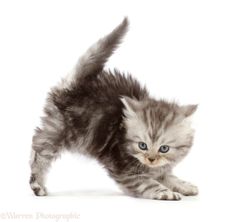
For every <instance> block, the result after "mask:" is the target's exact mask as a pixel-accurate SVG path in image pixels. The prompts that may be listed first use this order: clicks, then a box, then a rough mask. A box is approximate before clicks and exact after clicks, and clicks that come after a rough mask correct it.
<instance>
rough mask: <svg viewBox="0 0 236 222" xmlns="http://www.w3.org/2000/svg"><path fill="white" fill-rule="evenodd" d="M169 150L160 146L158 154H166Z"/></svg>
mask: <svg viewBox="0 0 236 222" xmlns="http://www.w3.org/2000/svg"><path fill="white" fill-rule="evenodd" d="M169 149H170V147H169V146H167V145H162V146H160V148H159V152H160V153H167V152H168V151H169Z"/></svg>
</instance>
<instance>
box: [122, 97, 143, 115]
mask: <svg viewBox="0 0 236 222" xmlns="http://www.w3.org/2000/svg"><path fill="white" fill-rule="evenodd" d="M120 100H121V102H122V103H123V105H124V107H125V109H124V114H125V115H126V116H127V117H131V116H135V115H136V110H137V109H138V107H139V106H140V104H139V102H138V101H137V100H135V99H131V98H130V97H127V96H122V97H121V98H120Z"/></svg>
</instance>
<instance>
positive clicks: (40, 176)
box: [29, 132, 59, 196]
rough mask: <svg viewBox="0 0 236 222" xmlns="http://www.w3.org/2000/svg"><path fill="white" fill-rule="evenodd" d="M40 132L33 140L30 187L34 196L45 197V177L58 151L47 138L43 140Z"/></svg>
mask: <svg viewBox="0 0 236 222" xmlns="http://www.w3.org/2000/svg"><path fill="white" fill-rule="evenodd" d="M41 133H42V132H40V133H36V135H35V136H34V139H33V145H32V151H31V152H32V153H31V161H30V167H31V176H30V181H29V183H30V186H31V189H32V190H33V192H34V194H35V195H36V196H46V195H47V191H46V188H45V177H46V174H47V171H48V169H49V167H50V165H51V163H52V161H53V160H55V159H56V158H57V157H58V156H59V150H57V149H55V147H54V146H53V145H52V141H51V140H49V138H44V137H42V135H41Z"/></svg>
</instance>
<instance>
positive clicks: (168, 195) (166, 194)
mask: <svg viewBox="0 0 236 222" xmlns="http://www.w3.org/2000/svg"><path fill="white" fill-rule="evenodd" d="M153 199H155V200H181V194H180V193H177V192H173V191H171V190H165V191H161V192H157V193H156V195H155V197H154V198H153Z"/></svg>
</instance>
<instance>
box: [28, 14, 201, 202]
mask: <svg viewBox="0 0 236 222" xmlns="http://www.w3.org/2000/svg"><path fill="white" fill-rule="evenodd" d="M127 29H128V20H127V18H125V19H124V20H123V22H122V23H121V24H120V25H119V26H118V27H117V28H116V29H114V30H113V31H112V32H111V33H110V34H108V35H107V36H105V37H104V38H102V39H100V40H99V41H98V42H97V43H95V44H94V45H93V46H91V47H90V48H89V49H88V51H87V52H86V53H85V54H84V55H83V56H82V57H81V58H80V59H79V61H78V64H77V65H76V67H75V69H74V71H73V72H72V73H71V75H70V76H68V77H67V78H66V79H64V80H62V82H61V83H60V84H59V85H58V86H56V87H54V88H53V89H52V90H51V92H50V93H49V95H48V98H47V102H46V105H45V109H44V111H45V116H44V117H42V127H41V128H37V129H36V131H35V135H34V136H33V143H32V155H31V162H30V166H31V177H30V185H31V188H32V190H33V191H34V193H35V195H38V196H44V195H47V192H46V188H45V176H46V172H47V170H48V168H49V166H50V164H51V162H52V161H53V160H55V159H56V158H57V157H58V156H59V154H60V153H61V151H62V150H64V149H67V150H69V151H77V152H79V153H82V154H84V155H88V156H90V157H93V158H96V159H97V160H98V161H99V162H100V163H101V164H102V165H103V166H104V167H105V168H106V169H107V171H108V173H109V175H110V176H111V177H112V178H113V179H114V180H115V181H116V182H117V183H118V184H119V185H120V187H121V189H122V190H124V191H125V192H126V193H127V194H128V195H132V196H136V197H142V198H150V199H160V200H179V199H180V198H181V195H180V194H183V195H196V194H197V192H198V191H197V188H196V187H195V186H193V185H191V184H189V183H186V182H184V181H182V180H179V179H178V178H177V177H175V176H173V175H172V173H171V171H172V168H173V167H174V166H175V165H176V164H177V163H178V162H179V161H180V160H181V159H182V158H183V157H185V156H186V154H187V153H188V151H189V149H190V147H191V146H192V141H193V133H194V132H193V130H192V129H191V125H190V117H191V115H192V114H193V113H194V112H195V110H196V108H197V106H196V105H188V106H179V105H178V104H175V103H169V102H166V101H163V100H161V101H157V100H155V99H154V98H152V97H150V96H149V94H148V92H147V90H146V89H145V87H143V86H141V85H140V84H139V83H138V81H137V80H135V79H134V78H133V77H131V76H130V75H124V74H122V73H120V72H119V71H117V70H114V71H112V72H111V71H105V70H104V69H103V68H104V64H105V62H106V61H107V59H108V58H109V56H111V54H112V52H113V51H114V50H115V48H116V47H117V45H118V44H119V43H120V41H121V39H122V37H123V36H124V34H125V33H126V31H127ZM139 142H144V143H145V144H146V145H147V147H148V149H147V150H141V149H140V148H139ZM162 145H168V146H169V147H170V150H169V151H168V152H167V153H161V152H160V151H159V148H160V146H162Z"/></svg>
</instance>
